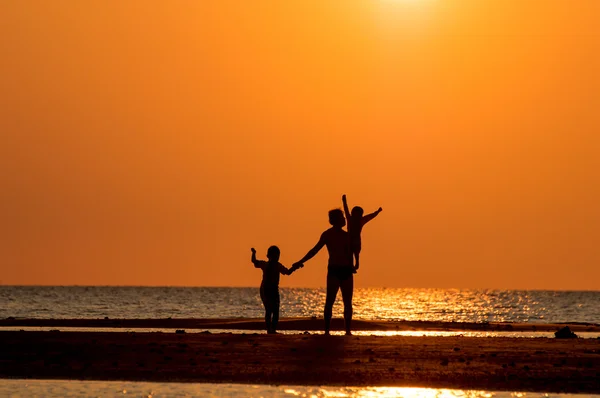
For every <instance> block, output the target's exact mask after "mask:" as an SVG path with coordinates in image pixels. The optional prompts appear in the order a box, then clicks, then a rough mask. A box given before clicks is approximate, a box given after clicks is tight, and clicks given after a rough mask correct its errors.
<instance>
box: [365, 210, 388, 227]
mask: <svg viewBox="0 0 600 398" xmlns="http://www.w3.org/2000/svg"><path fill="white" fill-rule="evenodd" d="M382 211H383V209H382V208H381V207H380V208H379V209H377V211H375V212H373V213H371V214H367V215H366V216H363V218H362V220H361V221H362V225H365V224H366V223H368V222H369V221H371V220H372V219H374V218H375V217H377V215H378V214H379V213H381V212H382Z"/></svg>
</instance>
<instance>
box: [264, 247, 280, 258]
mask: <svg viewBox="0 0 600 398" xmlns="http://www.w3.org/2000/svg"><path fill="white" fill-rule="evenodd" d="M280 255H281V251H279V248H278V247H277V246H271V247H269V249H268V250H267V258H268V259H269V261H279V256H280Z"/></svg>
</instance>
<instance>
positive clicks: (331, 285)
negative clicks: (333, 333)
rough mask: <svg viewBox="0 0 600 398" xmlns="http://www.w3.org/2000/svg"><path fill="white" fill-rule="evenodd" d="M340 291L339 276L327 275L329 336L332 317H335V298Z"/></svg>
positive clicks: (326, 319)
mask: <svg viewBox="0 0 600 398" xmlns="http://www.w3.org/2000/svg"><path fill="white" fill-rule="evenodd" d="M339 289H340V280H339V278H338V277H337V276H335V275H333V273H332V272H328V273H327V295H326V297H325V313H324V318H325V334H329V329H330V326H331V317H332V316H333V304H334V303H335V296H337V292H338V290H339Z"/></svg>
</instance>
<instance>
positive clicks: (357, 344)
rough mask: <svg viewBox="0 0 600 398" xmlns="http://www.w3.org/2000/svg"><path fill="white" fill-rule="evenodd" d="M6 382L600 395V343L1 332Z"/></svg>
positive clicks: (0, 360) (0, 361)
mask: <svg viewBox="0 0 600 398" xmlns="http://www.w3.org/2000/svg"><path fill="white" fill-rule="evenodd" d="M0 378H10V379H17V378H18V379H76V380H128V381H156V382H194V383H245V384H284V385H288V384H289V385H313V386H314V385H331V386H345V385H352V386H389V387H393V386H396V387H430V388H456V389H467V390H488V391H490V390H492V391H495V390H497V391H534V392H565V393H567V392H568V393H593V394H600V340H599V339H568V340H559V339H553V338H531V339H521V338H508V337H487V338H475V337H407V336H388V337H377V336H349V337H346V336H324V335H321V334H319V335H315V334H291V335H266V334H256V333H243V334H232V333H213V334H211V333H207V332H205V333H184V334H177V333H175V332H173V333H158V332H154V333H134V332H18V331H12V332H10V331H0Z"/></svg>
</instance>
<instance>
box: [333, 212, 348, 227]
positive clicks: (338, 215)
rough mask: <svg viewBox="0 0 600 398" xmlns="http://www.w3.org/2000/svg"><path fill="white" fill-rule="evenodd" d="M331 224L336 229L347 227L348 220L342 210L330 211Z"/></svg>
mask: <svg viewBox="0 0 600 398" xmlns="http://www.w3.org/2000/svg"><path fill="white" fill-rule="evenodd" d="M329 224H331V225H333V226H334V227H343V226H344V225H346V218H345V217H344V212H343V211H342V210H341V209H333V210H329Z"/></svg>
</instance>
